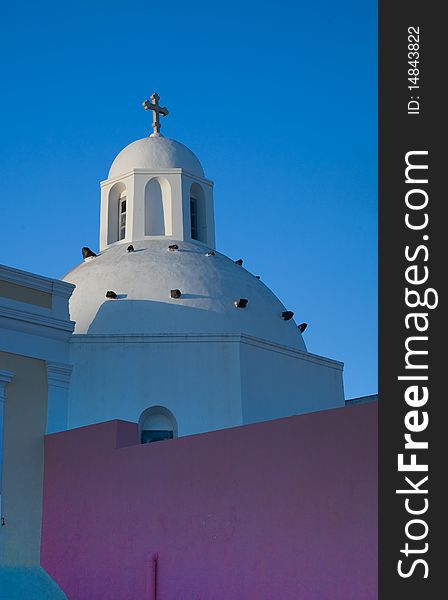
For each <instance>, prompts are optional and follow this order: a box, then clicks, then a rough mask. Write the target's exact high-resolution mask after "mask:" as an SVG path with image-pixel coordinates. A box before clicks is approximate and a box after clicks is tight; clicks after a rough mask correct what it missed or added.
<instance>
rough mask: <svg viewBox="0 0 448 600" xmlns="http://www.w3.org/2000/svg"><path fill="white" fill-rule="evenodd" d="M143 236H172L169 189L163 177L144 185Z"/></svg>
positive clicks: (155, 178)
mask: <svg viewBox="0 0 448 600" xmlns="http://www.w3.org/2000/svg"><path fill="white" fill-rule="evenodd" d="M145 235H172V216H171V187H170V184H169V183H168V181H167V180H166V179H164V178H163V177H154V178H153V179H150V180H149V182H148V183H147V185H146V189H145Z"/></svg>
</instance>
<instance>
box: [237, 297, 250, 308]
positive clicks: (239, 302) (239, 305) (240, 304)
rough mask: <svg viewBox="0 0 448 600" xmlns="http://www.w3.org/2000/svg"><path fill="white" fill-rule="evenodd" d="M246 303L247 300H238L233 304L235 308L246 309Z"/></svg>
mask: <svg viewBox="0 0 448 600" xmlns="http://www.w3.org/2000/svg"><path fill="white" fill-rule="evenodd" d="M248 302H249V300H246V298H238V300H235V302H234V304H235V306H236V307H237V308H246V306H247V303H248Z"/></svg>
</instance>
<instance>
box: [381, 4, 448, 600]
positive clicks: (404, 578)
mask: <svg viewBox="0 0 448 600" xmlns="http://www.w3.org/2000/svg"><path fill="white" fill-rule="evenodd" d="M442 10H443V3H436V2H423V1H420V2H416V1H413V0H411V1H409V0H408V1H406V2H405V1H403V0H394V1H390V0H380V7H379V203H380V209H379V221H380V223H379V225H380V228H379V231H380V234H379V259H380V289H379V316H380V320H379V322H380V332H379V336H380V361H379V402H380V423H379V425H380V427H379V431H380V438H379V460H380V481H379V598H380V600H382V599H384V600H395V599H397V600H398V599H399V600H401V599H402V598H403V599H406V600H413V599H414V598H415V599H417V598H418V599H419V600H421V599H422V598H425V599H428V600H429V599H433V598H434V599H438V598H441V597H445V595H446V593H447V592H446V589H445V588H446V586H445V585H444V580H443V579H444V578H443V571H444V570H447V569H448V567H445V554H446V551H445V550H444V534H445V531H446V525H445V521H446V519H445V518H444V517H443V513H444V510H443V508H442V507H443V505H444V504H448V495H446V494H444V492H443V491H442V488H443V483H444V473H445V471H446V470H447V467H446V465H445V464H444V462H445V460H446V459H448V450H447V446H446V444H445V439H447V440H448V431H447V427H446V423H447V421H444V414H445V413H446V404H447V403H448V398H447V392H446V389H444V381H443V371H444V369H445V370H446V371H447V372H448V365H447V366H445V364H444V362H445V361H444V357H445V353H446V350H445V348H444V347H445V339H444V338H445V336H446V334H447V333H448V331H447V328H446V323H445V319H444V307H443V305H444V297H443V295H442V283H443V279H444V277H443V276H444V273H445V272H446V271H447V269H446V267H445V265H444V262H445V260H446V258H445V257H447V254H448V253H447V250H446V248H445V244H444V240H445V238H448V235H447V233H448V232H447V222H448V219H447V218H446V217H444V213H446V212H447V211H446V207H447V205H448V194H447V192H446V190H445V189H444V188H445V185H444V184H445V181H444V180H445V179H447V177H448V168H447V167H446V166H445V161H446V160H448V158H446V157H447V155H448V152H447V151H446V149H444V145H445V144H444V138H445V137H447V136H448V132H447V120H446V117H445V108H444V106H443V105H444V104H446V101H445V97H444V96H445V93H444V92H442V89H443V88H446V87H447V84H446V81H445V80H446V70H447V69H446V68H443V67H444V62H445V58H446V55H447V50H446V38H447V35H446V33H445V32H444V29H446V25H444V18H443V17H442ZM412 52H418V56H417V55H415V54H414V55H413V54H412ZM412 59H416V60H412ZM411 63H417V64H415V66H414V64H411ZM412 69H418V73H417V71H413V70H412ZM413 76H416V77H417V78H418V80H417V81H412V79H413ZM414 83H415V85H416V86H418V87H415V88H414V89H410V88H409V86H413V85H414ZM409 152H414V154H411V155H408V161H410V162H411V163H413V164H419V165H427V167H428V168H427V169H411V170H410V171H409V172H408V182H406V173H405V168H406V166H407V165H406V155H407V153H409ZM416 152H419V154H417V153H416ZM425 152H427V154H424V153H425ZM426 179H427V180H428V181H427V183H425V180H426ZM417 180H419V182H418V181H417ZM409 192H410V193H409ZM408 193H409V195H408V203H410V204H412V205H415V206H417V205H420V204H421V205H422V208H419V209H418V210H417V209H416V208H409V207H408V206H407V205H406V194H408ZM426 194H427V198H428V203H427V205H426V206H423V205H424V204H425V200H426ZM406 214H408V217H407V218H408V223H410V224H411V225H412V226H414V227H415V226H417V227H420V226H422V225H423V224H424V222H425V215H427V218H428V224H427V226H426V227H423V228H422V229H412V228H410V227H409V226H408V225H407V224H406ZM406 247H408V250H407V256H406ZM425 267H426V268H427V272H426V270H425ZM407 269H408V271H407V276H408V280H407V279H406V270H407ZM426 273H427V275H428V278H427V280H426V281H421V280H423V279H425V274H426ZM409 280H410V281H411V283H410V281H409ZM417 280H418V281H421V282H420V283H415V281H417ZM445 287H446V286H445ZM406 288H407V289H408V290H413V291H415V292H416V293H417V294H419V298H420V299H421V301H422V304H423V306H416V307H411V306H408V305H407V303H406V291H405V290H406ZM429 290H433V291H432V292H431V291H429ZM425 293H427V295H426V302H425ZM437 296H438V306H437V307H433V308H430V307H429V305H432V306H434V304H435V303H436V298H437ZM416 300H417V296H416V294H411V295H408V304H409V305H412V304H415V301H416ZM425 305H426V306H425ZM416 314H418V315H421V316H419V317H415V316H410V315H416ZM406 318H407V320H406ZM442 321H443V322H442ZM412 337H413V338H415V339H412V340H410V338H412ZM423 338H427V339H423ZM406 343H407V344H408V349H409V348H410V349H411V350H414V351H415V350H419V351H423V352H426V351H427V352H428V354H410V355H408V362H406V353H407V349H406ZM411 366H412V367H414V368H411ZM425 366H426V367H427V368H425ZM400 376H401V377H403V376H405V377H414V378H415V377H427V378H428V380H427V381H426V380H424V379H414V380H408V379H399V377H400ZM411 386H416V388H415V389H416V390H417V396H415V395H414V396H412V395H411V391H410V388H411ZM424 387H426V388H427V391H428V394H429V395H428V400H427V401H426V403H424V394H425V391H424V389H423V388H424ZM445 388H446V385H445ZM407 391H408V401H406V392H407ZM413 400H416V403H415V405H414V406H411V405H410V404H412V401H413ZM417 404H420V405H419V406H417ZM425 413H427V415H426V416H425ZM426 417H427V418H428V419H429V421H428V425H427V426H425V419H426ZM406 419H407V420H406ZM409 427H411V429H412V428H413V429H416V428H422V430H421V431H419V432H417V431H410V430H409ZM406 433H407V434H408V435H411V439H412V440H413V442H414V441H418V442H422V443H423V444H424V443H425V442H428V444H429V446H428V449H426V448H424V447H419V448H418V449H411V448H405V443H406V440H405V437H404V436H405V434H406ZM400 454H402V455H403V462H404V463H405V464H410V463H411V461H412V460H413V459H412V457H411V455H412V454H414V455H415V461H416V463H417V464H418V465H421V466H424V465H428V471H399V470H398V461H399V458H398V457H399V455H400ZM426 476H427V477H428V479H427V480H426V481H424V482H423V483H421V481H422V480H423V479H424V478H425V477H426ZM405 477H408V478H409V480H410V481H412V482H413V485H414V486H417V488H415V489H414V491H412V489H413V488H412V485H411V484H409V483H408V482H407V481H406V480H405ZM396 490H410V491H409V492H407V493H402V494H398V493H396ZM426 506H428V509H427V510H426V511H425V512H422V513H421V514H419V515H417V514H411V513H410V512H409V511H410V510H413V511H414V512H416V511H423V510H424V509H425V507H426ZM426 526H427V527H428V531H427V533H426ZM420 536H422V537H421V539H412V538H417V537H420ZM406 544H408V546H407V547H406ZM426 544H428V546H426ZM438 548H441V550H438ZM400 560H401V561H402V563H401V566H400V563H399V561H400ZM416 561H419V562H416ZM400 569H401V572H402V574H401V575H400V573H399V570H400ZM425 575H427V577H425Z"/></svg>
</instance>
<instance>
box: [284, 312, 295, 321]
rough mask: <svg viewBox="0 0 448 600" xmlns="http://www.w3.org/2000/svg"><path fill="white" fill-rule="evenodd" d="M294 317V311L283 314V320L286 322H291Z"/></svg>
mask: <svg viewBox="0 0 448 600" xmlns="http://www.w3.org/2000/svg"><path fill="white" fill-rule="evenodd" d="M293 316H294V313H293V312H292V310H284V311H283V312H282V319H284V320H285V321H289V320H290V319H292V318H293Z"/></svg>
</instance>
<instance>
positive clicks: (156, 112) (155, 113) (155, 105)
mask: <svg viewBox="0 0 448 600" xmlns="http://www.w3.org/2000/svg"><path fill="white" fill-rule="evenodd" d="M150 99H151V102H150V101H149V100H145V101H144V102H142V106H143V108H144V109H145V110H152V129H153V132H152V133H151V135H150V137H157V136H159V135H161V133H160V127H161V125H160V115H162V117H166V115H167V114H168V109H167V108H165V107H162V106H159V100H160V96H159V94H158V93H157V92H154V94H152V96H150Z"/></svg>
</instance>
